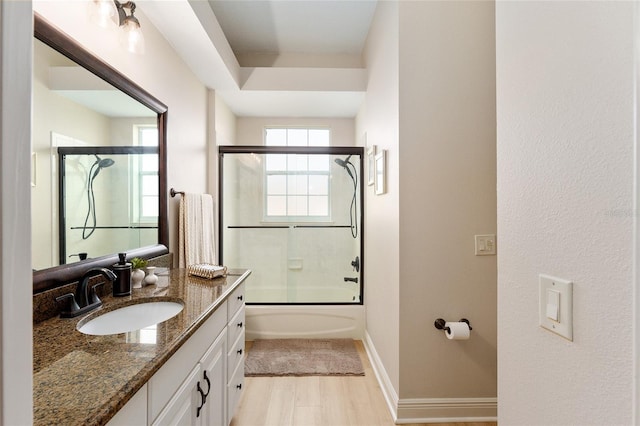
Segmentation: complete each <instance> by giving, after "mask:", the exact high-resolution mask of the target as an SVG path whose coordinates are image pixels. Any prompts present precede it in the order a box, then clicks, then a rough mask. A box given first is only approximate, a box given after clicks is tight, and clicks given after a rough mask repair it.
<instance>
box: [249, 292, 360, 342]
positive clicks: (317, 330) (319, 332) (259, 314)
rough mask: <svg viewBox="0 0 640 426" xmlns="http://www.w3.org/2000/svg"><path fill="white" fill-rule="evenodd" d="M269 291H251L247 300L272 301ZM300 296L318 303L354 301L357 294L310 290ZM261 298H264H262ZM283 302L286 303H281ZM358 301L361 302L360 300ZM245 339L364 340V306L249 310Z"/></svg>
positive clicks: (262, 306)
mask: <svg viewBox="0 0 640 426" xmlns="http://www.w3.org/2000/svg"><path fill="white" fill-rule="evenodd" d="M276 291H281V290H275V289H274V291H273V292H269V290H268V289H261V290H259V292H257V291H255V290H254V291H251V289H250V288H247V292H246V297H247V298H246V300H247V302H248V303H251V302H252V301H255V300H260V301H268V300H272V299H270V298H269V297H268V296H270V295H273V294H275V292H276ZM300 291H301V289H298V290H297V292H298V293H297V295H298V296H299V297H300V299H301V300H305V301H310V300H314V301H315V302H316V303H325V302H329V301H334V302H335V301H345V302H346V301H349V302H350V301H352V300H354V299H353V297H354V293H353V291H350V290H349V289H346V288H326V287H323V288H306V289H303V290H302V291H303V292H304V293H303V294H301V293H300ZM258 297H260V298H258ZM280 300H282V299H280ZM356 300H357V299H356ZM245 321H246V329H245V333H246V334H245V339H246V340H255V339H287V338H353V339H360V340H361V339H363V338H364V306H363V305H252V304H248V305H247V307H246V319H245Z"/></svg>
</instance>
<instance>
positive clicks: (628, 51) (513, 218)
mask: <svg viewBox="0 0 640 426" xmlns="http://www.w3.org/2000/svg"><path fill="white" fill-rule="evenodd" d="M634 37H637V31H635V29H634V2H498V3H497V6H496V41H497V43H496V46H497V52H496V56H497V106H498V117H497V123H498V146H497V155H498V179H497V182H498V231H499V234H500V240H499V246H498V247H499V252H500V255H499V262H498V271H499V275H498V295H499V297H498V312H499V321H498V334H499V336H500V339H499V345H498V363H499V366H500V369H499V372H498V389H499V392H498V396H499V401H500V406H499V420H500V424H502V425H511V424H531V425H534V424H536V425H540V424H545V425H551V424H557V425H560V424H562V425H570V424H574V425H587V424H593V425H596V424H609V425H614V424H615V425H629V424H631V423H632V405H633V401H632V386H633V369H632V363H633V350H632V344H633V337H634V336H633V333H632V332H633V329H632V326H631V325H630V324H631V322H632V308H633V287H634V285H633V252H632V248H633V245H632V243H633V232H634V229H633V221H634V216H637V211H635V210H633V208H634V202H633V188H634V63H633V60H634V54H637V52H634ZM540 273H545V274H551V275H554V276H558V277H561V278H566V279H569V280H571V281H573V282H574V298H573V307H574V308H573V324H574V326H573V336H574V340H573V342H570V341H567V340H565V339H563V338H560V337H558V336H556V335H554V334H552V333H550V332H548V331H546V330H544V329H542V328H540V327H539V326H538V274H540ZM636 356H637V355H636Z"/></svg>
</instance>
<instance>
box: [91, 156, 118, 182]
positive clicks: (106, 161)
mask: <svg viewBox="0 0 640 426" xmlns="http://www.w3.org/2000/svg"><path fill="white" fill-rule="evenodd" d="M115 163H116V162H115V161H113V160H112V159H111V158H100V157H98V156H97V155H96V162H95V163H93V166H96V165H97V166H98V167H97V168H96V171H95V172H93V176H91V179H95V178H96V176H98V173H100V170H102V169H106V168H107V167H111V166H113V165H114V164H115ZM93 166H92V167H93Z"/></svg>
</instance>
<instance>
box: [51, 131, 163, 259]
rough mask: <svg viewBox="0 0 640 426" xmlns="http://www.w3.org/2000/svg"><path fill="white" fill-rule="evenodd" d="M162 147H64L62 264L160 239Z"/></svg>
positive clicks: (61, 176)
mask: <svg viewBox="0 0 640 426" xmlns="http://www.w3.org/2000/svg"><path fill="white" fill-rule="evenodd" d="M137 130H138V131H139V132H141V133H142V134H144V133H146V131H147V130H155V128H144V129H137ZM143 130H144V131H143ZM151 133H153V132H151ZM155 140H157V137H156V138H155ZM152 141H153V140H152ZM157 151H158V149H157V146H129V147H59V148H58V158H59V159H60V167H59V168H58V169H59V170H60V173H59V175H60V182H59V183H60V186H59V187H60V197H59V198H60V199H59V211H60V212H62V215H60V229H59V235H60V264H61V265H62V264H64V263H69V262H70V261H77V260H84V259H87V258H93V257H97V256H103V255H106V254H109V253H116V252H118V251H125V252H126V251H129V250H131V249H134V248H137V247H144V246H148V245H152V244H156V243H157V242H158V154H157Z"/></svg>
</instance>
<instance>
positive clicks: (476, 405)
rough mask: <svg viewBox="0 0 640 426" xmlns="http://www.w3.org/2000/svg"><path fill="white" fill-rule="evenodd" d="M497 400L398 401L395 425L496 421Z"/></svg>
mask: <svg viewBox="0 0 640 426" xmlns="http://www.w3.org/2000/svg"><path fill="white" fill-rule="evenodd" d="M497 416H498V398H419V399H418V398H416V399H409V398H407V399H400V400H399V401H398V415H397V418H396V424H403V423H465V422H496V421H498V417H497Z"/></svg>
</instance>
